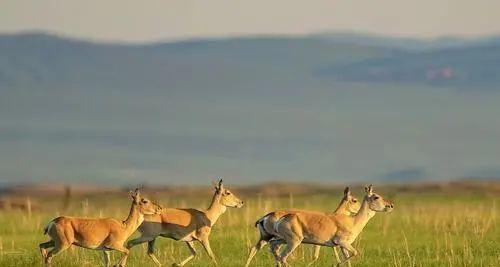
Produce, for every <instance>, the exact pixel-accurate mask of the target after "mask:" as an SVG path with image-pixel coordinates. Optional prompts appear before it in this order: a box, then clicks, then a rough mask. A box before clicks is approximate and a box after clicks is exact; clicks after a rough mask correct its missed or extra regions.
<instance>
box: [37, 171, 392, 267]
mask: <svg viewBox="0 0 500 267" xmlns="http://www.w3.org/2000/svg"><path fill="white" fill-rule="evenodd" d="M130 196H131V198H132V205H131V207H130V212H129V215H128V217H127V218H126V219H125V220H124V221H118V220H115V219H111V218H96V219H93V218H77V217H69V216H61V217H57V218H55V219H53V220H51V221H50V222H49V223H48V224H47V226H46V227H45V229H44V233H45V234H46V235H48V236H49V237H50V240H49V241H47V242H44V243H41V244H39V247H40V251H41V254H42V257H43V259H44V262H45V263H46V264H47V265H50V264H51V261H52V258H53V257H54V256H55V255H57V254H58V253H60V252H62V251H64V250H66V249H68V248H69V247H70V246H71V245H75V246H79V247H83V248H88V249H94V250H102V251H103V256H104V257H103V260H104V266H106V267H109V266H110V252H111V251H112V250H115V251H118V252H120V253H121V254H122V256H121V258H120V259H119V261H118V264H117V265H115V266H125V264H126V262H127V257H128V255H129V253H130V251H129V249H130V248H132V247H134V246H136V245H139V244H142V243H145V242H147V243H148V250H147V254H148V256H149V257H150V258H151V259H152V260H153V261H154V262H155V264H156V265H158V266H161V263H160V261H159V260H158V259H157V258H156V256H155V254H154V253H155V241H156V238H157V237H159V236H162V237H167V238H171V239H174V240H178V241H183V242H185V243H186V245H187V247H188V249H189V251H190V252H191V255H189V256H188V257H187V258H186V259H184V260H182V261H181V262H179V263H174V264H173V266H183V265H185V264H186V263H188V262H189V261H190V260H192V259H193V258H195V257H196V254H197V252H196V250H195V248H194V241H199V242H200V243H201V245H202V246H203V248H204V249H205V251H206V252H207V254H208V256H209V257H210V258H211V260H212V262H213V263H214V264H215V265H217V261H216V258H215V256H214V253H213V252H212V249H211V247H210V242H209V237H210V232H211V230H212V227H213V225H214V224H215V223H216V222H217V220H218V219H219V217H220V216H221V215H222V214H224V212H225V211H226V209H227V208H228V207H229V208H241V207H242V206H243V201H241V200H240V199H239V198H238V197H236V196H235V195H234V194H233V193H232V192H231V191H229V190H228V189H226V188H225V187H224V185H223V183H222V180H220V181H219V182H218V183H217V184H215V193H214V196H213V198H212V202H211V204H210V206H209V207H208V209H206V210H197V209H179V208H162V207H161V206H160V205H158V204H156V203H154V202H152V201H150V200H149V199H147V198H144V197H142V196H141V194H140V192H139V190H138V189H136V190H135V191H134V192H131V193H130ZM393 208H394V206H393V204H392V203H391V202H389V201H386V200H384V199H383V197H382V196H380V195H379V194H376V193H374V192H373V188H372V186H371V185H370V186H367V187H365V196H364V198H363V201H362V202H361V203H360V202H359V201H358V200H357V199H356V198H355V197H354V196H353V195H352V194H351V191H350V190H349V188H348V187H347V188H346V189H345V190H344V196H343V198H342V200H341V201H340V203H339V205H338V207H337V208H336V209H335V210H334V211H333V212H318V211H307V210H279V211H273V212H270V213H268V214H266V215H264V216H263V217H261V218H260V219H258V220H257V222H256V223H255V227H257V228H258V230H259V234H260V237H259V240H258V241H257V243H256V244H255V246H253V247H252V248H251V251H250V254H249V256H248V259H247V261H246V265H245V266H246V267H247V266H249V265H250V263H251V261H252V258H253V257H254V256H255V254H256V253H257V251H259V250H260V249H261V248H262V247H264V246H265V245H266V244H268V243H269V246H270V250H271V253H272V254H273V256H274V257H275V259H276V266H288V263H287V259H288V257H289V256H290V254H291V253H292V252H293V251H294V250H295V249H296V248H297V247H298V246H299V245H300V244H302V243H304V244H312V245H314V246H315V249H314V257H313V260H312V261H311V262H310V263H309V265H311V264H313V263H314V262H315V261H316V260H317V259H318V258H319V252H320V247H321V246H326V247H332V248H333V251H334V254H335V256H336V260H337V266H338V265H340V264H343V263H347V264H348V265H349V266H350V261H349V259H351V258H352V257H354V256H356V255H358V252H357V251H356V249H355V248H354V247H353V246H352V243H353V242H354V240H355V239H356V238H357V236H358V235H359V234H360V233H361V231H362V230H363V228H364V227H365V225H366V224H367V223H368V221H369V220H370V219H371V218H372V217H373V216H374V215H375V214H376V213H377V212H390V211H392V209H393ZM135 231H139V232H140V233H141V236H140V237H139V238H136V239H132V240H130V241H128V242H126V241H127V240H128V238H129V237H130V236H131V235H132V234H133V233H134V232H135ZM282 245H286V246H284V247H285V248H284V249H281V246H282ZM336 247H339V248H340V250H341V252H342V255H343V260H340V257H339V255H338V252H337V250H336V249H335V248H336ZM49 248H52V249H51V250H50V251H48V249H49Z"/></svg>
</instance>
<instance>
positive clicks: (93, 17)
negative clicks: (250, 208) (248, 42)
mask: <svg viewBox="0 0 500 267" xmlns="http://www.w3.org/2000/svg"><path fill="white" fill-rule="evenodd" d="M499 10H500V1H498V0H413V1H408V0H313V1H304V0H300V1H295V0H271V1H270V0H246V1H243V0H155V1H137V0H106V1H102V0H84V1H83V0H82V1H74V0H43V1H42V0H36V1H34V0H0V32H17V31H23V30H45V31H50V32H57V33H60V34H65V35H70V36H76V37H86V38H92V39H98V40H122V41H150V40H169V39H170V40H172V39H183V38H198V37H214V36H228V35H247V34H276V33H278V34H304V33H311V32H319V31H330V30H335V31H351V30H352V31H358V32H370V33H381V34H389V35H405V36H417V37H434V36H440V35H489V34H498V33H500V16H499V12H498V11H499Z"/></svg>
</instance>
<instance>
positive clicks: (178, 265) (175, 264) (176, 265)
mask: <svg viewBox="0 0 500 267" xmlns="http://www.w3.org/2000/svg"><path fill="white" fill-rule="evenodd" d="M181 266H182V265H180V264H178V263H172V267H181Z"/></svg>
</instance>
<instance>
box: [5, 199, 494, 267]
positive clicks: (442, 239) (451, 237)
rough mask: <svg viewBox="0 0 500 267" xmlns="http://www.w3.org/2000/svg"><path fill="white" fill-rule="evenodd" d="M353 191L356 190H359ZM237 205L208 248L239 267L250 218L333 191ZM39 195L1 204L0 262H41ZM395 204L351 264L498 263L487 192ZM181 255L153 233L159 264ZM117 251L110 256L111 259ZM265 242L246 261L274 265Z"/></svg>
mask: <svg viewBox="0 0 500 267" xmlns="http://www.w3.org/2000/svg"><path fill="white" fill-rule="evenodd" d="M358 195H359V194H358ZM209 199H210V197H208V196H207V197H203V198H187V199H175V200H172V199H166V198H164V199H162V201H160V202H161V203H163V204H164V205H166V206H170V207H173V206H190V207H196V208H203V207H206V206H207V205H208V200H209ZM243 199H244V200H245V201H246V205H245V207H243V208H242V209H229V211H228V212H227V213H226V214H224V215H223V216H222V218H221V219H220V220H219V222H218V223H217V224H216V225H215V227H214V229H213V231H212V236H211V244H212V248H213V250H214V252H215V254H216V256H217V258H218V261H219V263H220V265H221V266H243V265H244V263H245V261H246V256H247V254H248V251H249V249H250V247H251V246H252V245H253V244H254V243H255V241H256V239H257V237H258V232H257V230H256V229H255V228H254V227H253V224H254V222H255V220H256V219H257V218H259V216H261V215H263V214H265V213H266V212H268V211H270V210H273V209H278V208H288V207H290V206H294V207H296V208H307V209H316V210H325V211H326V210H331V209H333V208H334V207H335V206H336V205H337V203H338V201H339V199H340V196H339V195H338V194H335V195H313V196H307V197H306V196H296V197H294V198H288V197H284V198H266V197H262V198H261V199H260V200H259V199H258V198H253V197H245V198H243ZM39 201H44V203H47V204H46V207H45V208H44V209H43V212H35V211H34V212H32V214H28V213H27V212H21V211H2V212H1V213H0V266H2V267H3V266H9V267H11V266H42V259H41V256H40V254H39V251H38V247H37V246H38V243H40V242H43V241H45V240H46V237H45V236H44V235H43V234H42V229H43V227H44V226H45V224H46V223H47V222H48V221H49V220H50V219H51V218H53V217H55V216H57V215H59V212H58V211H57V209H58V207H59V206H60V205H59V204H58V203H57V202H56V199H52V200H39ZM394 202H395V205H396V206H395V210H394V211H393V212H392V213H390V214H378V215H376V216H375V217H374V218H373V219H372V220H371V221H370V222H369V223H368V225H367V226H366V228H365V230H364V231H363V233H362V235H361V236H360V237H359V238H358V240H357V241H356V242H355V247H356V248H357V249H358V250H359V251H360V252H361V254H360V256H359V257H358V258H356V259H354V260H353V261H352V263H353V264H354V266H498V263H499V262H500V240H499V238H500V229H499V225H498V219H497V216H496V214H497V213H498V211H499V207H498V204H497V203H495V198H494V197H493V196H487V195H479V194H467V195H460V196H453V195H451V194H447V195H444V194H441V195H440V194H430V193H421V194H415V193H413V194H410V193H406V194H404V193H403V194H401V193H400V194H398V195H397V198H395V199H394ZM128 205H129V203H128V200H126V201H125V197H116V196H109V197H92V198H89V199H88V208H86V209H85V208H82V205H81V199H80V200H77V199H75V200H74V201H73V202H72V205H71V207H72V208H71V212H69V214H71V215H84V214H85V213H87V214H88V215H89V216H110V217H115V218H120V219H122V218H124V217H125V216H126V214H127V213H128ZM196 248H197V250H198V252H199V256H198V257H197V258H196V259H194V260H192V261H191V262H190V263H188V265H187V266H209V265H210V264H209V262H210V260H209V258H208V257H207V255H206V254H205V252H204V251H203V249H202V247H201V246H200V245H199V244H196ZM145 251H146V248H145V246H137V247H135V248H133V249H132V250H131V255H130V257H129V261H128V266H141V267H142V266H144V267H145V266H154V265H153V262H152V261H151V260H150V259H149V258H148V257H147V256H146V254H145ZM187 255H188V250H187V247H186V245H185V244H183V243H181V242H176V241H173V240H168V239H165V238H159V239H158V241H157V256H158V258H159V259H160V261H161V262H162V263H164V265H165V266H170V265H171V264H172V263H173V262H179V261H180V260H181V259H184V258H185V257H186V256H187ZM311 257H312V249H311V246H309V245H303V246H300V247H299V249H297V250H296V252H295V253H294V255H293V257H291V259H290V260H289V263H291V264H292V265H293V266H305V265H306V264H307V262H308V261H309V260H310V259H311ZM101 259H102V254H101V252H99V251H92V250H86V249H81V248H76V247H75V248H72V249H70V250H68V251H65V252H63V253H61V254H59V255H58V256H56V257H55V258H54V262H53V266H100V265H101ZM117 259H118V255H117V254H114V255H113V261H114V262H116V260H117ZM333 262H334V257H333V253H332V249H331V248H322V250H321V256H320V259H319V261H318V262H317V264H316V266H331V264H332V263H333ZM273 264H274V260H273V258H272V256H271V255H270V253H269V251H268V248H267V247H266V248H265V249H262V250H261V251H259V253H258V254H257V255H256V257H255V258H254V261H253V264H252V266H274V265H273Z"/></svg>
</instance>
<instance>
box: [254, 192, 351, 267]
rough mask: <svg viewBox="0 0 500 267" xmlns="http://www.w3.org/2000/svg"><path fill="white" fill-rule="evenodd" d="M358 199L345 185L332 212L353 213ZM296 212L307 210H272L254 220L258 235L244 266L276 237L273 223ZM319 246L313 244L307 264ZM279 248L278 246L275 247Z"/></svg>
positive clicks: (317, 253)
mask: <svg viewBox="0 0 500 267" xmlns="http://www.w3.org/2000/svg"><path fill="white" fill-rule="evenodd" d="M359 207H360V205H359V201H358V200H357V199H356V198H355V197H354V196H353V195H352V194H351V191H350V189H349V187H346V188H345V189H344V197H343V198H342V200H341V201H340V203H339V205H338V207H337V208H336V209H335V211H334V212H333V214H344V215H354V214H356V213H357V212H358V210H359ZM296 212H307V211H302V210H279V211H273V212H270V213H268V214H266V215H264V216H263V217H262V218H260V219H259V220H257V222H255V227H257V228H258V229H259V233H260V237H259V240H258V241H257V243H256V244H255V245H254V246H253V247H252V249H251V250H250V254H249V255H248V259H247V263H246V265H245V267H248V266H249V265H250V262H251V261H252V259H253V257H254V256H255V254H256V253H257V252H258V251H259V250H260V249H262V248H263V247H264V246H265V245H266V244H267V243H268V242H269V240H271V239H272V238H273V237H276V233H275V232H274V224H275V223H276V221H278V220H279V219H281V218H282V217H283V216H285V215H288V214H293V213H296ZM320 248H321V246H319V245H314V256H313V260H312V261H311V262H310V263H309V265H311V264H313V263H314V262H315V261H317V260H318V258H319V252H320ZM276 249H277V250H279V247H277V248H276ZM333 249H334V253H335V256H336V257H337V259H338V261H339V262H340V259H339V257H338V253H337V251H336V250H335V247H334V248H333Z"/></svg>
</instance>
